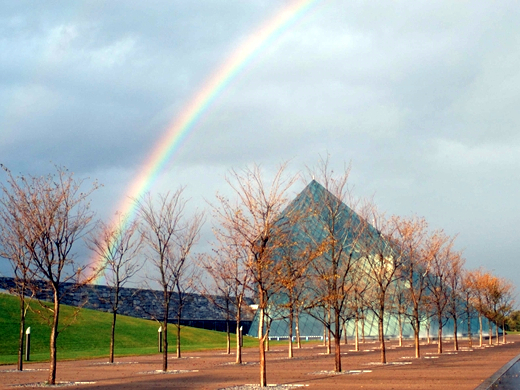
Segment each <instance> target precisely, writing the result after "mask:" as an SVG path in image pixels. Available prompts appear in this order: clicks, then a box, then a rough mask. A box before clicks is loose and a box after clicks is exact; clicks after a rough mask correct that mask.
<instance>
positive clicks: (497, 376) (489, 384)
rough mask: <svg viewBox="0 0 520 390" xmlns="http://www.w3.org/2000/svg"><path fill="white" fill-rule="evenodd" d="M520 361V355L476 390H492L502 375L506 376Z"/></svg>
mask: <svg viewBox="0 0 520 390" xmlns="http://www.w3.org/2000/svg"><path fill="white" fill-rule="evenodd" d="M519 360H520V354H519V355H516V356H515V357H514V358H513V359H511V360H510V361H509V362H507V363H506V364H504V365H503V366H502V367H501V368H500V369H499V370H498V371H497V372H495V373H494V374H493V375H491V376H490V377H489V378H487V379H486V380H484V382H482V383H481V384H480V385H479V386H478V387H475V390H490V389H491V387H492V386H493V384H494V383H495V382H496V381H498V380H499V379H500V378H501V377H502V375H504V374H505V373H506V372H507V371H508V370H509V369H510V368H511V367H513V366H514V365H515V363H516V362H518V361H519Z"/></svg>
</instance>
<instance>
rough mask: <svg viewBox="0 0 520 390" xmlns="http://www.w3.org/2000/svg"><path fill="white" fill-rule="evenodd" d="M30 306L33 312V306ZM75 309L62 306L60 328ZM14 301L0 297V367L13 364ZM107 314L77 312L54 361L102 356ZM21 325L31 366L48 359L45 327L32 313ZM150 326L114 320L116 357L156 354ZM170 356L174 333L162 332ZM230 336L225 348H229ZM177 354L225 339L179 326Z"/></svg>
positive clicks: (253, 342) (217, 345) (220, 344)
mask: <svg viewBox="0 0 520 390" xmlns="http://www.w3.org/2000/svg"><path fill="white" fill-rule="evenodd" d="M31 306H32V307H33V308H35V309H39V308H40V306H39V305H38V303H37V302H35V301H31ZM74 311H75V308H73V307H70V306H66V305H62V306H61V313H60V324H61V325H62V326H60V328H63V325H65V324H66V323H67V318H69V319H70V318H71V317H72V315H73V313H74ZM19 318H20V313H19V300H18V298H17V297H14V296H10V295H6V294H0V364H13V363H16V361H17V354H18V334H19V333H18V332H19V326H20V325H19ZM111 323H112V315H111V314H110V313H103V312H99V311H96V310H89V309H81V310H80V311H79V313H78V315H77V317H76V319H75V320H74V321H73V322H72V323H71V325H70V326H68V327H66V328H65V329H62V331H61V333H60V334H59V337H58V343H57V344H58V360H68V359H88V358H96V357H104V356H107V357H108V353H109V348H110V327H111ZM26 326H30V327H31V361H46V360H48V359H49V338H50V327H49V326H48V325H47V323H46V322H45V321H44V320H42V318H41V317H39V316H38V315H37V314H36V313H34V312H33V311H31V310H29V312H28V314H27V319H26ZM158 327H159V324H158V323H157V322H154V321H148V320H142V319H137V318H133V317H127V316H123V315H118V316H117V324H116V341H115V354H116V356H127V355H149V354H155V353H158V351H157V329H158ZM168 330H169V332H168V341H169V345H170V348H169V349H170V352H171V353H174V352H175V344H176V329H175V326H174V325H173V324H170V325H169V327H168ZM234 336H235V335H232V338H231V343H232V344H231V345H232V347H234V346H235V339H234ZM181 342H182V344H181V348H182V350H183V351H196V350H206V349H225V347H226V334H225V333H223V332H215V331H211V330H204V329H197V328H190V327H183V328H182V332H181ZM257 345H258V340H257V339H254V338H251V337H247V336H245V337H244V346H245V347H248V346H257Z"/></svg>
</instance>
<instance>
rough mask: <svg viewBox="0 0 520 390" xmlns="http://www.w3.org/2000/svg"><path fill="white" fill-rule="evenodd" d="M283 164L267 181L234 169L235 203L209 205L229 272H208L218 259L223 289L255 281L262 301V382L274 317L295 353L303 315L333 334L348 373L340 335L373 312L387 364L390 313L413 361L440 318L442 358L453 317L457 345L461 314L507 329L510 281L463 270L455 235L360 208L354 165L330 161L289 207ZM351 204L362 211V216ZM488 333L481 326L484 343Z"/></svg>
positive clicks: (258, 174) (252, 172) (222, 259)
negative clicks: (408, 341)
mask: <svg viewBox="0 0 520 390" xmlns="http://www.w3.org/2000/svg"><path fill="white" fill-rule="evenodd" d="M284 168H285V167H284V166H282V167H281V168H280V169H279V170H278V172H277V173H276V175H275V176H274V179H273V181H271V182H269V183H267V182H265V181H264V180H263V178H262V175H261V172H260V170H259V168H258V167H253V168H252V169H246V170H243V171H239V172H237V171H231V175H230V176H229V177H228V179H227V181H228V183H229V184H230V186H231V188H232V189H233V190H234V191H235V194H236V198H235V200H233V201H232V200H229V199H227V198H225V197H222V196H219V197H217V199H218V204H217V205H216V206H214V207H213V209H214V211H215V217H216V218H215V221H216V226H215V232H216V235H217V237H219V240H218V242H219V248H218V250H217V251H216V254H217V258H218V262H219V263H218V264H219V269H222V270H226V271H225V272H222V273H220V272H218V271H217V270H215V269H214V268H213V269H212V268H211V267H209V264H212V263H215V262H216V261H217V260H216V259H215V258H211V259H210V260H208V262H207V268H208V269H211V270H212V275H213V277H214V278H215V280H216V284H217V285H219V286H220V285H225V286H227V288H228V289H231V290H232V291H235V290H234V289H235V288H237V287H239V286H243V284H244V283H246V282H245V281H246V280H250V281H251V285H252V286H253V287H252V289H253V290H254V291H255V294H256V300H257V302H258V312H257V318H258V338H259V355H260V384H261V385H262V386H263V385H265V384H266V361H265V343H266V339H267V337H268V332H269V325H270V324H271V322H272V321H273V320H285V321H287V322H288V329H289V334H288V336H289V357H292V355H293V351H292V329H293V321H296V331H297V333H298V316H299V314H300V313H302V312H305V313H306V314H307V315H310V316H312V317H314V318H315V319H316V320H318V321H320V322H321V323H322V324H323V325H324V328H325V329H326V333H328V334H329V335H331V336H332V337H329V343H330V340H331V339H333V340H334V352H335V353H334V355H335V364H334V369H335V371H341V370H342V366H341V343H340V340H341V336H342V331H344V329H345V327H346V324H347V323H348V322H349V321H352V320H353V321H355V325H356V334H357V328H358V321H362V320H363V318H365V317H366V315H367V313H371V314H372V315H373V316H374V317H375V318H376V319H377V322H378V331H379V340H380V350H381V362H382V363H386V348H385V334H384V332H385V326H386V323H385V321H387V320H388V318H389V315H394V316H396V317H397V318H398V322H399V328H400V329H399V334H400V336H401V337H400V338H401V339H402V326H403V323H404V322H408V323H410V324H411V326H412V328H413V332H414V340H415V354H416V357H420V343H419V335H420V333H421V327H423V326H426V327H427V330H428V331H429V324H430V322H431V321H434V320H435V321H437V327H438V335H437V339H438V348H439V353H442V334H443V332H442V330H443V327H444V326H445V325H446V323H447V321H448V320H450V319H451V320H452V321H453V323H454V324H455V325H454V326H455V329H454V333H455V334H454V348H455V349H458V340H457V328H456V324H457V323H458V321H459V320H460V319H461V318H463V316H465V318H466V320H467V323H468V332H469V334H470V335H471V326H470V323H471V319H472V318H473V317H475V316H478V318H479V319H480V321H482V318H487V319H488V320H489V324H490V326H491V322H494V323H501V324H502V325H503V323H504V321H505V319H506V317H507V314H508V313H509V311H510V310H511V307H512V304H513V296H512V285H511V284H510V283H508V282H507V281H505V280H503V279H501V278H498V277H495V276H493V275H491V274H490V273H488V272H484V271H482V270H477V271H472V272H470V271H466V270H465V269H464V267H463V266H464V259H463V257H462V254H461V252H459V251H457V250H455V249H454V239H455V238H454V237H450V236H448V235H447V234H446V233H445V232H444V231H442V230H433V231H432V230H431V229H429V227H428V224H427V222H426V221H425V220H424V219H422V218H417V217H412V218H402V217H397V216H392V217H386V216H385V215H384V214H383V213H381V212H380V211H378V209H377V208H376V207H375V205H374V204H373V203H372V202H354V201H353V198H352V196H351V193H350V190H349V187H348V175H349V169H348V167H347V168H346V169H345V170H344V171H343V172H342V173H340V174H339V175H338V174H335V173H334V172H333V171H332V170H330V169H329V166H328V161H327V160H323V161H321V163H320V165H319V166H318V169H316V170H314V171H311V175H312V177H313V178H314V177H316V178H317V179H318V181H319V182H320V183H322V185H320V184H318V183H315V184H311V185H309V186H308V187H307V189H306V190H304V192H303V193H302V194H300V195H299V196H298V198H297V200H296V201H294V202H293V203H290V204H289V202H288V197H287V196H286V194H287V191H288V189H289V188H290V186H291V185H292V184H293V183H294V181H295V178H294V177H290V176H284ZM320 188H322V189H323V190H320ZM346 204H349V205H351V206H356V207H355V209H356V212H354V211H353V210H352V209H351V208H349V207H347V206H346ZM229 270H232V272H230V271H229ZM237 275H240V276H237ZM237 295H238V294H237ZM237 323H238V322H237ZM363 328H364V327H363V326H362V329H363ZM482 334H483V332H482V326H481V329H480V337H481V339H482ZM497 334H498V328H497ZM297 339H298V340H299V335H298V334H297ZM356 339H357V337H356ZM470 340H471V339H470ZM490 342H491V337H490ZM329 351H330V344H329ZM237 361H238V360H237Z"/></svg>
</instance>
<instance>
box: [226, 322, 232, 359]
mask: <svg viewBox="0 0 520 390" xmlns="http://www.w3.org/2000/svg"><path fill="white" fill-rule="evenodd" d="M226 353H227V354H228V355H229V354H231V335H230V334H229V319H226Z"/></svg>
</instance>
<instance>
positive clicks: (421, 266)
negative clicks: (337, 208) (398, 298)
mask: <svg viewBox="0 0 520 390" xmlns="http://www.w3.org/2000/svg"><path fill="white" fill-rule="evenodd" d="M395 224H396V234H395V236H394V237H395V239H396V242H397V245H399V246H400V249H399V251H400V252H401V253H402V255H403V257H404V264H403V272H402V277H403V280H404V281H405V283H406V285H407V286H408V289H407V297H408V299H409V302H410V306H411V312H410V313H409V314H408V313H407V314H408V315H409V317H410V319H411V321H410V323H411V325H412V328H413V330H414V340H415V357H416V358H419V357H420V356H421V355H420V344H419V332H420V328H421V306H422V304H423V301H424V292H425V290H426V285H427V283H426V276H427V275H428V270H429V267H430V261H431V251H430V250H429V247H430V245H428V242H427V223H426V221H425V220H424V219H423V218H416V217H414V218H409V219H407V218H396V219H395Z"/></svg>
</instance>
